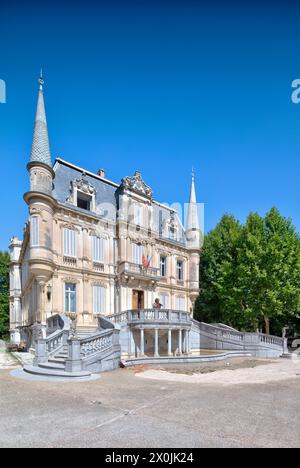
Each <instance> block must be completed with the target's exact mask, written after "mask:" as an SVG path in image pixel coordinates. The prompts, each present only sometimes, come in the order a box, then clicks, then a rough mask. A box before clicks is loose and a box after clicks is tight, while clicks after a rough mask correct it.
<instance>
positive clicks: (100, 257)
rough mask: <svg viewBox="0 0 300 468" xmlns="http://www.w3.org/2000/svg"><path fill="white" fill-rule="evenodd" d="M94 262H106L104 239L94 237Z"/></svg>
mask: <svg viewBox="0 0 300 468" xmlns="http://www.w3.org/2000/svg"><path fill="white" fill-rule="evenodd" d="M92 244H93V261H94V262H98V263H101V262H103V261H104V239H103V238H102V237H96V236H93V237H92Z"/></svg>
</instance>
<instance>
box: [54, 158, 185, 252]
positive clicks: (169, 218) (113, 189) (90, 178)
mask: <svg viewBox="0 0 300 468" xmlns="http://www.w3.org/2000/svg"><path fill="white" fill-rule="evenodd" d="M54 172H55V181H54V189H53V197H54V198H55V199H56V200H57V201H58V202H59V203H61V204H64V205H66V207H70V206H71V205H70V203H69V201H68V200H69V198H70V193H71V191H72V188H73V187H74V186H75V187H78V186H82V187H83V188H84V190H83V189H82V191H87V192H89V193H94V194H95V202H96V206H100V205H102V206H103V204H105V207H106V205H107V206H109V205H110V206H112V207H114V210H109V209H108V210H106V209H105V216H103V214H101V212H100V211H99V212H97V211H96V213H93V214H95V215H96V216H99V217H101V218H102V219H103V217H104V219H107V220H109V221H113V222H115V221H116V216H115V214H116V211H117V208H118V200H117V199H118V194H119V193H120V189H122V188H124V181H126V182H125V184H129V185H130V184H131V182H132V183H133V185H134V182H135V181H137V182H138V185H137V187H136V188H135V187H131V189H132V190H134V191H137V192H139V191H140V193H141V191H145V193H144V195H145V196H147V197H148V198H151V197H152V190H151V189H150V187H148V186H147V185H146V184H145V183H144V182H143V181H142V178H141V176H140V173H136V174H135V176H133V177H137V179H134V180H132V179H133V178H128V177H125V178H124V179H122V182H121V185H119V184H116V183H115V182H112V181H110V180H108V179H104V178H103V177H100V176H98V175H97V174H94V173H92V172H89V171H87V170H85V169H84V168H81V167H78V166H75V165H73V164H71V163H69V162H67V161H64V160H63V159H60V158H57V159H56V161H55V164H54ZM128 179H129V180H128ZM141 181H142V182H141ZM148 189H149V190H148ZM80 190H81V189H80ZM87 192H86V193H87ZM150 192H151V195H150ZM151 201H152V207H153V221H154V229H155V231H157V232H158V233H159V234H160V237H162V238H164V235H163V232H162V227H163V226H172V225H173V224H176V226H177V230H178V231H177V232H178V233H177V241H172V242H174V243H179V244H185V243H186V236H185V231H184V228H183V226H182V224H181V222H180V220H179V217H178V216H177V214H176V212H175V211H174V210H173V209H172V208H169V207H168V206H166V205H162V204H160V203H158V202H157V201H155V200H153V199H152V198H151ZM72 209H76V210H78V211H80V212H83V213H86V211H85V210H82V209H80V208H77V207H74V206H72Z"/></svg>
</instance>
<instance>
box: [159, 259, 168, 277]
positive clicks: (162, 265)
mask: <svg viewBox="0 0 300 468" xmlns="http://www.w3.org/2000/svg"><path fill="white" fill-rule="evenodd" d="M160 276H167V257H164V256H163V255H161V257H160Z"/></svg>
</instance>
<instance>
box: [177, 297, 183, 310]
mask: <svg viewBox="0 0 300 468" xmlns="http://www.w3.org/2000/svg"><path fill="white" fill-rule="evenodd" d="M176 310H182V311H185V298H184V297H181V296H177V297H176Z"/></svg>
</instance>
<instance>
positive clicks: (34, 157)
mask: <svg viewBox="0 0 300 468" xmlns="http://www.w3.org/2000/svg"><path fill="white" fill-rule="evenodd" d="M39 83H40V90H39V97H38V104H37V110H36V117H35V127H34V135H33V143H32V148H31V154H30V162H40V163H44V164H47V165H48V166H50V167H52V162H51V154H50V147H49V139H48V129H47V120H46V112H45V104H44V96H43V84H44V80H43V74H42V70H41V73H40V78H39Z"/></svg>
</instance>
